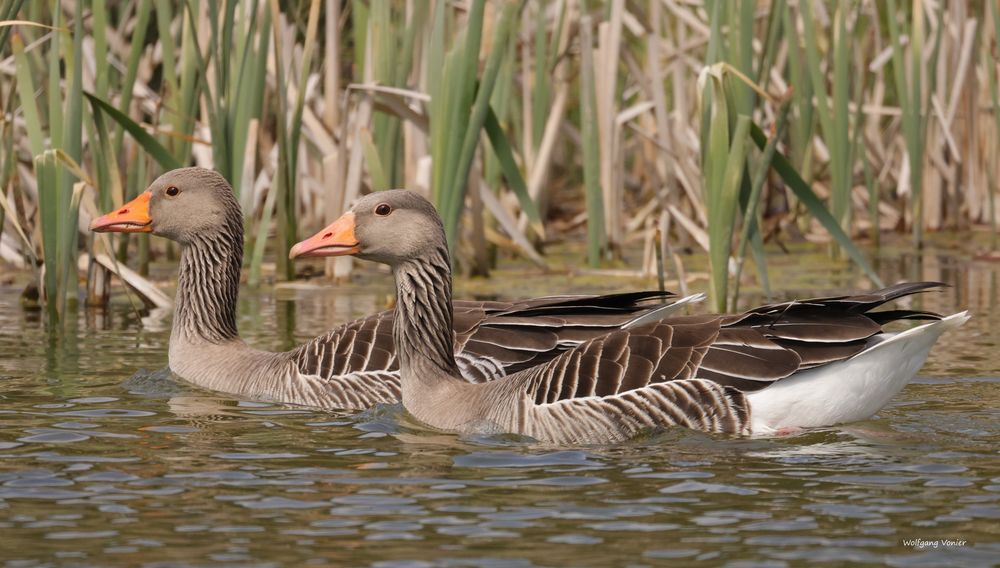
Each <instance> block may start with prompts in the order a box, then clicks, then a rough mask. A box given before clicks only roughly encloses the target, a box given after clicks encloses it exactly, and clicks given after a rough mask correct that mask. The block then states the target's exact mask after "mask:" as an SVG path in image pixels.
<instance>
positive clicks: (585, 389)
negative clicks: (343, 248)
mask: <svg viewBox="0 0 1000 568" xmlns="http://www.w3.org/2000/svg"><path fill="white" fill-rule="evenodd" d="M387 206H388V207H387ZM386 211H390V212H389V213H386ZM348 215H351V216H352V218H353V223H354V228H353V231H354V235H356V240H357V243H356V246H355V247H354V248H355V249H356V251H357V252H356V253H355V254H356V255H357V256H359V257H361V258H366V259H370V260H375V261H378V262H383V263H386V264H389V265H390V266H391V267H392V269H393V274H394V276H395V278H396V287H397V295H398V298H397V308H396V310H397V313H396V320H395V323H394V328H393V335H394V338H395V341H396V347H397V352H398V353H399V357H400V361H401V388H402V399H403V403H404V405H405V406H406V408H407V410H409V411H410V412H411V413H412V414H413V415H415V416H416V417H417V418H419V419H420V420H422V421H424V422H426V423H428V424H430V425H433V426H435V427H438V428H442V429H447V430H456V431H460V432H477V431H478V432H506V433H518V434H524V435H528V436H532V437H534V438H537V439H539V440H544V441H549V442H555V443H581V442H590V443H600V442H613V441H618V440H622V439H625V438H628V437H630V436H633V435H635V434H636V433H638V432H641V431H643V430H647V429H650V428H660V427H666V426H673V425H680V426H686V427H689V428H695V429H699V430H705V431H708V432H722V433H733V434H747V433H750V431H751V428H752V424H754V423H755V422H754V419H753V416H752V412H753V407H752V405H751V404H750V401H749V397H752V396H754V395H755V393H758V392H769V390H768V389H769V387H771V386H772V385H775V384H780V383H781V382H782V381H789V380H791V379H790V378H791V377H797V378H802V377H809V376H810V375H809V373H810V372H811V371H812V370H814V369H819V368H834V367H833V365H834V364H838V363H841V362H846V361H850V360H853V358H854V357H856V356H857V355H859V354H861V353H862V352H866V351H874V350H875V349H876V347H877V344H878V343H879V342H880V341H882V340H883V339H887V338H888V337H889V336H888V335H884V334H882V327H881V326H882V324H884V323H887V322H889V321H895V320H899V319H911V318H916V319H930V320H939V319H940V317H939V316H938V315H936V314H932V313H929V312H920V311H911V310H895V311H892V312H872V311H871V310H873V309H874V308H877V307H879V306H881V305H882V304H884V303H885V302H888V301H891V300H894V299H897V298H899V297H902V296H906V295H909V294H913V293H916V292H919V291H922V290H926V289H929V288H933V287H936V286H940V284H937V283H932V282H924V283H914V284H902V285H898V286H893V287H889V288H885V289H882V290H878V291H874V292H870V293H866V294H860V295H853V296H839V297H831V298H817V299H811V300H802V301H793V302H784V303H779V304H772V305H768V306H762V307H759V308H755V309H753V310H750V311H747V312H745V313H742V314H737V315H705V316H681V317H672V318H669V319H667V320H663V321H657V322H653V323H648V324H645V325H640V326H637V327H628V328H627V329H620V330H615V331H612V332H611V333H609V334H607V335H603V336H600V337H596V338H592V339H589V340H586V341H584V342H583V343H582V344H580V345H578V346H576V347H574V348H572V349H570V350H568V351H566V352H565V353H562V354H561V355H559V356H557V357H555V358H553V359H552V360H550V361H547V362H543V363H541V364H539V365H537V366H533V367H530V368H526V369H524V370H523V371H520V372H518V373H515V374H513V375H509V376H507V377H505V378H502V379H498V380H496V381H492V382H489V383H485V384H470V383H468V382H466V381H464V380H462V379H461V376H460V374H459V371H458V365H457V363H456V361H455V359H454V357H453V356H452V350H451V349H450V348H449V347H448V346H447V344H446V343H447V342H446V340H447V339H448V338H449V337H450V329H451V321H452V320H451V318H452V312H451V309H450V306H451V304H450V303H449V298H450V295H451V271H450V270H451V268H450V266H451V264H450V260H449V258H448V252H447V248H446V246H445V244H444V232H443V230H442V228H441V221H440V218H439V217H438V215H437V213H436V211H435V210H434V209H433V207H432V206H431V205H430V204H429V203H428V202H427V201H426V200H424V199H423V198H421V197H419V196H417V195H416V194H413V193H410V192H406V191H401V190H396V191H387V192H380V193H377V194H373V195H370V196H367V197H365V198H363V199H361V200H360V201H359V202H358V203H356V204H355V205H354V207H352V209H351V212H350V213H349V214H348ZM352 244H353V243H352ZM334 245H336V243H332V244H331V245H330V246H334ZM954 317H955V316H953V318H954ZM961 317H964V316H961ZM961 317H958V318H957V319H955V320H953V321H955V325H960V323H961V322H959V321H958V319H961ZM949 319H952V318H949ZM962 321H964V320H962ZM935 329H937V328H932V330H935ZM943 329H944V328H941V330H943ZM936 333H940V330H938V331H936ZM934 338H936V335H935V336H934ZM932 343H933V340H931V341H930V343H929V344H928V345H927V349H929V345H930V344H932ZM923 356H926V350H925V351H924V352H923ZM921 360H922V359H921ZM914 371H915V369H914ZM903 384H905V382H904V383H903ZM824 385H825V386H828V382H827V383H824ZM845 388H847V387H845ZM900 388H901V387H900ZM776 392H777V391H776ZM881 394H882V393H880V396H881ZM890 396H891V394H890ZM876 409H877V407H876ZM848 410H850V409H848ZM841 415H843V416H851V414H850V412H848V411H845V412H843V413H841ZM831 416H834V417H836V416H837V414H836V413H831ZM762 428H763V426H762Z"/></svg>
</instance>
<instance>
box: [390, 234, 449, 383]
mask: <svg viewBox="0 0 1000 568" xmlns="http://www.w3.org/2000/svg"><path fill="white" fill-rule="evenodd" d="M393 274H394V276H395V278H396V314H395V317H394V320H393V328H392V335H393V340H394V341H395V343H396V353H397V355H398V356H399V362H400V369H401V370H402V371H403V373H404V375H405V374H407V369H412V370H413V371H415V372H416V373H417V374H418V375H422V374H423V373H421V372H420V371H421V370H423V369H426V367H425V365H430V367H431V369H427V370H432V369H433V370H437V371H440V372H442V373H443V374H444V375H446V376H450V377H459V376H461V372H460V371H459V369H458V365H457V364H456V363H455V353H454V338H453V337H452V333H453V332H452V328H453V323H452V322H453V317H454V315H453V312H452V304H451V263H450V262H449V257H448V249H447V247H446V246H445V245H444V244H441V245H440V246H438V247H437V248H435V249H434V251H433V252H431V253H430V254H427V255H425V256H423V257H422V258H419V259H415V260H410V261H407V262H404V263H402V264H399V265H396V266H394V267H393ZM415 367H416V368H415Z"/></svg>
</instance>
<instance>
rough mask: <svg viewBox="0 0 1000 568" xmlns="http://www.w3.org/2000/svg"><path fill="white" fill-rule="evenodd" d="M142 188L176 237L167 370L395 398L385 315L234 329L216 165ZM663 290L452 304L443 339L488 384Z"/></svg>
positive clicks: (232, 230)
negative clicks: (288, 344) (270, 344)
mask: <svg viewBox="0 0 1000 568" xmlns="http://www.w3.org/2000/svg"><path fill="white" fill-rule="evenodd" d="M168 189H170V190H171V193H167V190H168ZM174 190H176V191H174ZM148 191H149V192H151V197H150V199H149V217H150V219H151V228H152V232H153V233H154V234H156V235H160V236H164V237H167V238H170V239H173V240H175V241H178V242H179V243H181V245H182V249H181V250H182V252H181V262H180V269H179V276H178V285H177V295H176V302H175V309H174V321H173V329H172V332H171V337H170V347H169V366H170V368H171V370H172V371H173V372H174V373H176V374H177V375H179V376H180V377H182V378H184V379H186V380H188V381H190V382H192V383H194V384H196V385H199V386H202V387H205V388H210V389H213V390H217V391H221V392H227V393H231V394H236V395H241V396H245V397H249V398H254V399H261V400H270V401H276V402H283V403H292V404H302V405H309V406H316V407H321V408H335V409H346V410H360V409H366V408H369V407H371V406H372V405H374V404H378V403H394V402H398V401H399V398H400V386H399V377H398V369H399V364H398V358H397V357H396V354H395V349H394V347H393V342H392V331H391V330H392V326H393V323H392V319H393V318H392V312H391V311H385V312H381V313H378V314H374V315H372V316H369V317H366V318H362V319H359V320H356V321H353V322H350V323H347V324H345V325H343V326H340V327H338V328H336V329H334V330H333V331H331V332H329V333H327V334H324V335H322V336H320V337H317V338H315V339H313V340H311V341H309V342H307V343H306V344H304V345H302V346H300V347H298V348H296V349H294V350H292V351H290V352H287V353H270V352H265V351H260V350H256V349H253V348H251V347H249V346H247V345H246V344H245V343H244V342H243V340H241V339H240V337H239V334H238V331H237V327H236V300H237V295H238V292H239V280H240V265H241V263H242V260H243V219H242V215H241V213H240V207H239V204H238V202H237V201H236V199H235V196H234V194H233V190H232V188H231V187H230V186H229V184H228V183H227V182H226V181H225V179H224V178H223V177H222V176H221V175H219V174H218V173H216V172H213V171H211V170H206V169H203V168H184V169H179V170H174V171H171V172H168V173H166V174H164V175H163V176H161V177H160V178H159V179H157V180H156V181H154V182H153V184H152V185H151V186H150V188H149V190H148ZM669 296H670V295H669V294H662V293H658V292H640V293H635V294H620V295H613V296H601V297H594V296H577V297H570V296H558V297H552V298H539V299H534V300H525V301H521V302H458V303H456V304H455V306H454V310H455V318H454V333H453V335H452V334H451V333H450V334H449V337H451V340H449V341H446V342H444V343H442V345H445V344H446V345H447V349H449V350H452V349H453V350H454V353H456V354H457V361H458V363H457V364H458V367H459V369H460V372H461V374H462V375H463V376H464V377H467V380H469V381H474V382H483V381H488V380H491V379H494V378H497V377H501V376H504V375H506V374H508V373H510V372H513V371H516V370H519V369H521V368H526V367H530V366H533V365H536V364H538V363H539V362H542V361H546V360H549V359H551V358H552V357H554V356H556V355H558V354H559V353H560V352H562V351H565V350H566V349H568V348H569V347H571V346H572V345H575V344H576V343H578V342H579V341H581V340H583V339H586V338H590V337H594V336H597V335H600V334H603V333H606V332H608V331H610V330H611V329H615V328H617V327H619V326H621V325H623V324H625V323H626V322H629V321H631V320H632V319H633V318H635V317H637V316H640V315H643V314H646V313H648V312H649V311H650V310H654V309H658V308H659V307H661V306H662V304H661V302H662V301H664V300H666V299H667V298H669ZM449 305H450V304H449Z"/></svg>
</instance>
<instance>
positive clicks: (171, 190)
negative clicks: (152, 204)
mask: <svg viewBox="0 0 1000 568" xmlns="http://www.w3.org/2000/svg"><path fill="white" fill-rule="evenodd" d="M180 192H181V190H179V189H177V187H175V186H173V185H172V186H170V187H168V188H167V195H169V196H170V197H174V196H175V195H177V194H178V193H180Z"/></svg>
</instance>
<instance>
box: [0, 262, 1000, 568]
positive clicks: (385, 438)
mask: <svg viewBox="0 0 1000 568" xmlns="http://www.w3.org/2000/svg"><path fill="white" fill-rule="evenodd" d="M802 258H803V257H795V256H793V257H781V258H779V259H777V260H776V262H775V264H776V265H777V266H779V268H778V270H779V271H781V270H782V268H780V267H781V265H785V266H786V268H785V269H784V270H785V271H786V273H785V275H784V276H780V277H778V278H775V280H776V281H779V282H782V283H783V284H784V285H785V289H784V291H783V292H782V295H787V296H802V295H809V294H818V293H827V292H830V291H834V290H835V289H836V288H838V287H852V286H861V285H864V280H863V278H860V277H859V276H858V275H857V274H856V273H855V272H853V271H851V270H850V269H847V268H843V267H839V266H838V267H831V266H830V265H828V264H815V263H812V264H810V263H805V264H804V263H803V262H802ZM969 258H970V255H965V256H963V255H961V254H954V253H952V252H946V253H941V252H940V251H939V252H929V253H928V254H927V255H926V256H925V257H924V258H923V260H922V262H916V261H915V260H914V259H912V258H908V257H905V256H901V255H893V254H888V253H887V254H886V255H885V256H884V258H882V260H881V262H880V264H879V270H880V271H881V273H882V274H883V275H884V277H885V278H886V280H888V281H895V280H900V279H915V278H926V279H941V280H944V281H947V282H949V283H951V284H953V285H954V287H952V288H949V289H948V290H946V291H945V292H943V293H936V294H927V295H923V296H921V297H919V298H916V299H914V300H913V301H912V303H911V305H912V306H914V307H918V308H923V309H931V310H938V311H941V312H952V311H957V310H959V309H966V308H968V309H970V310H971V311H972V314H973V316H974V318H973V319H972V321H971V322H970V323H969V324H967V325H966V326H965V327H964V328H962V329H961V330H959V331H958V332H956V333H952V334H950V335H947V336H945V337H944V338H943V339H942V340H941V342H940V343H939V345H938V346H937V347H936V348H935V350H934V352H933V353H932V355H931V359H930V361H928V363H927V365H926V366H925V367H924V369H923V370H922V371H921V375H920V377H919V378H918V379H917V380H916V381H914V383H913V384H911V385H909V386H908V387H907V388H906V389H905V390H904V391H903V392H902V393H901V394H900V395H899V396H898V397H897V398H896V399H895V400H894V401H893V402H892V404H891V405H890V406H889V407H888V408H886V409H885V410H883V411H882V412H880V413H879V414H878V415H877V416H876V417H874V418H873V419H871V420H868V421H865V422H861V423H855V424H851V425H847V426H842V427H836V428H826V429H818V430H812V431H808V432H805V433H802V434H800V435H794V436H788V437H784V438H776V439H737V438H727V437H722V436H709V435H705V434H700V433H694V432H687V431H682V430H677V431H670V432H664V433H661V434H657V435H653V436H649V437H646V438H643V439H639V440H635V441H632V442H630V443H627V444H623V445H618V446H608V447H587V448H552V447H544V446H539V445H536V444H531V443H527V442H525V441H523V440H515V439H509V438H503V437H497V438H461V437H457V436H454V435H451V434H447V433H441V432H435V431H431V430H428V429H425V428H423V427H421V426H420V425H419V424H417V423H416V422H414V421H413V419H411V418H409V417H408V416H407V415H406V414H405V413H404V412H403V411H402V410H400V409H399V408H396V407H386V408H379V409H376V410H373V411H369V412H365V413H361V414H343V413H339V414H338V413H331V412H322V411H316V410H310V409H301V408H293V407H285V406H280V405H272V404H261V403H257V402H253V401H241V400H235V399H233V398H232V397H228V396H225V395H219V394H214V393H210V392H206V391H201V390H199V389H196V388H193V387H191V386H189V385H186V384H184V383H182V382H178V381H176V380H174V379H173V378H172V377H170V375H169V373H166V372H164V371H162V369H163V367H164V366H165V364H166V349H167V342H168V336H169V318H163V317H155V316H153V317H148V318H146V321H145V325H140V322H139V321H138V318H137V316H135V315H134V314H132V313H131V312H130V310H129V309H128V308H127V307H126V306H125V305H120V306H118V305H116V306H115V307H114V308H112V309H111V310H110V311H109V312H107V313H100V314H98V313H84V312H81V315H80V317H79V318H78V319H77V320H75V321H74V322H71V325H70V326H69V331H68V332H67V333H65V334H63V335H61V336H59V337H55V336H50V335H48V334H47V333H46V332H45V330H44V328H43V326H42V324H41V322H40V319H39V315H38V314H37V313H35V314H33V313H30V312H24V311H22V310H21V308H20V307H19V304H18V299H17V293H18V290H17V289H14V288H7V289H0V535H2V536H0V563H2V564H0V565H4V566H12V567H13V566H17V567H23V566H92V565H99V566H104V565H129V566H187V565H198V566H307V565H313V564H315V565H351V566H379V567H390V566H414V567H423V566H563V565H577V566H581V565H592V566H608V565H619V566H625V565H628V566H645V565H650V566H652V565H684V566H699V565H704V566H716V565H729V566H795V565H801V564H803V563H804V562H806V561H810V562H819V563H826V564H828V565H842V564H846V563H857V564H873V565H874V564H889V565H893V566H939V565H952V566H954V565H967V566H976V565H978V566H989V565H997V564H998V563H1000V459H998V457H1000V456H998V449H1000V425H998V418H1000V413H998V411H997V408H998V403H1000V394H998V393H1000V378H998V377H1000V357H998V356H997V350H998V348H1000V331H998V330H1000V308H998V281H1000V265H998V264H996V263H994V264H990V263H986V262H976V261H973V260H970V259H969ZM506 278H508V279H509V280H508V281H507V285H504V281H503V280H499V281H493V282H492V283H490V284H482V283H478V284H462V285H460V286H459V291H460V293H464V294H466V295H470V294H472V293H473V292H474V291H475V292H477V293H480V292H483V291H484V288H485V287H487V286H493V287H494V288H495V289H501V290H503V291H502V292H501V293H500V294H499V295H500V296H505V297H510V296H518V295H520V294H523V293H540V292H541V291H542V290H547V291H549V292H565V291H566V290H568V289H569V287H574V286H575V287H577V288H582V289H581V290H580V291H591V290H596V288H595V287H594V286H592V285H591V284H592V283H589V282H586V283H584V281H583V280H574V279H573V278H572V277H570V276H566V275H555V276H548V277H542V276H531V275H530V273H526V274H508V275H506ZM515 281H516V282H517V284H516V285H512V284H511V282H515ZM619 284H620V283H617V282H616V281H613V280H605V281H604V282H602V287H601V291H607V290H609V289H610V288H609V287H610V286H616V285H619ZM627 285H630V284H625V286H627ZM531 286H534V287H535V288H532V289H531V291H530V292H526V290H527V288H529V287H531ZM546 286H548V288H545V287H546ZM702 287H703V285H702ZM389 294H391V282H390V281H389V280H388V279H387V277H386V276H384V275H378V274H374V273H369V274H368V275H366V276H364V277H363V278H362V279H361V280H360V281H359V282H358V283H356V284H354V285H352V286H349V287H341V288H339V289H338V290H337V293H336V295H335V294H334V293H332V292H331V291H329V290H299V289H283V290H279V291H278V292H276V293H261V294H256V295H251V294H244V295H243V296H242V297H241V300H240V313H241V317H240V327H241V331H242V332H243V334H244V336H245V337H246V338H247V340H248V341H249V342H250V343H251V344H253V345H256V346H259V347H261V348H267V349H282V348H287V347H290V346H291V345H294V344H295V343H296V342H298V341H301V340H304V339H307V338H309V337H312V336H313V335H316V334H318V333H320V332H322V331H324V330H325V329H327V328H328V327H329V326H331V325H333V324H336V323H339V322H343V321H346V320H349V319H351V318H353V317H357V316H360V315H364V314H367V313H370V312H372V311H374V310H375V309H377V308H380V307H381V306H383V305H384V301H385V298H386V297H387V295H389ZM918 539H919V542H917V543H914V542H913V541H915V540H918ZM946 541H953V542H951V543H948V542H946Z"/></svg>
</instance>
